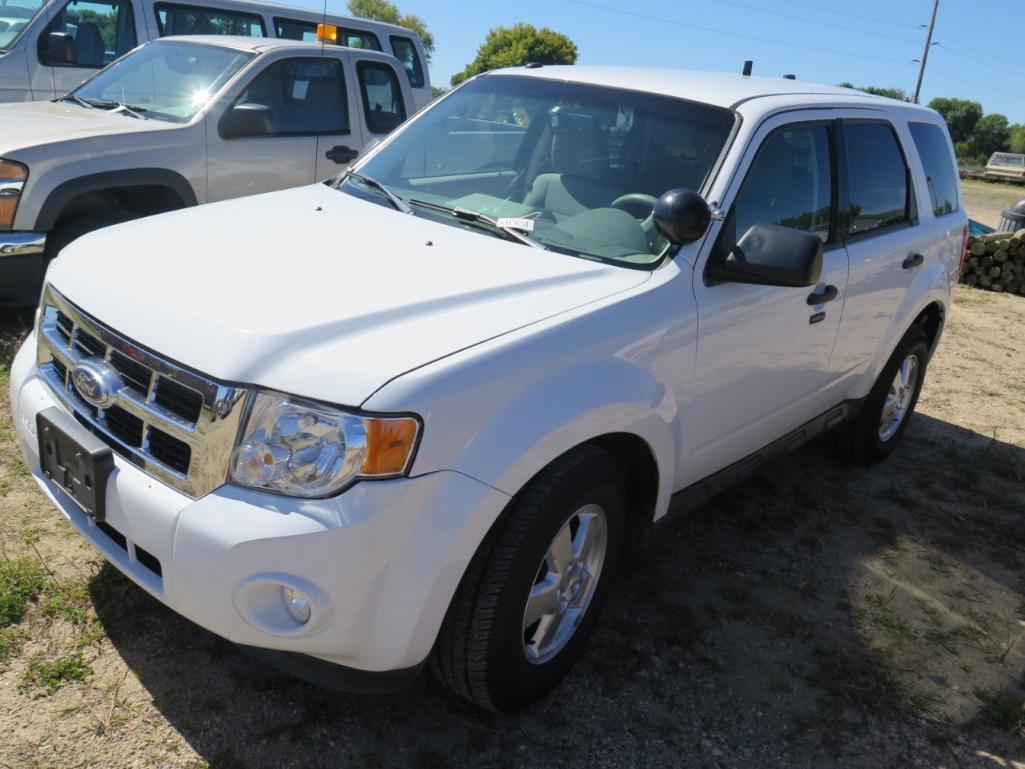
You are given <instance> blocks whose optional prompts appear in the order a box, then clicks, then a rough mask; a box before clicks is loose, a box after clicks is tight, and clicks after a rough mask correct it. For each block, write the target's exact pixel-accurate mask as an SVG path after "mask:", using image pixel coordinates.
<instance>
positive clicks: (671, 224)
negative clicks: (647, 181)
mask: <svg viewBox="0 0 1025 769" xmlns="http://www.w3.org/2000/svg"><path fill="white" fill-rule="evenodd" d="M651 215H652V220H653V221H654V222H655V226H656V227H658V229H659V231H660V232H661V233H662V234H663V235H665V236H666V237H667V238H669V242H670V243H672V244H673V245H676V246H681V245H684V244H686V243H693V242H694V241H695V240H697V239H698V238H700V237H701V236H702V235H704V234H705V230H707V229H708V225H709V224H710V223H711V221H712V211H711V209H710V208H709V207H708V203H706V202H705V199H704V198H702V197H701V196H700V195H698V194H697V193H696V192H691V191H690V190H685V189H682V188H679V189H675V190H669V192H663V193H662V196H661V197H660V198H659V199H658V200H657V201H655V208H654V209H653V210H652V212H651Z"/></svg>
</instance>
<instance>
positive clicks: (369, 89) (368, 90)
mask: <svg viewBox="0 0 1025 769" xmlns="http://www.w3.org/2000/svg"><path fill="white" fill-rule="evenodd" d="M356 73H357V75H358V77H359V89H360V95H361V96H362V98H363V110H364V113H365V114H366V119H367V128H369V129H370V132H371V133H375V134H386V133H388V132H389V131H391V130H393V129H394V128H396V127H397V126H398V125H399V124H401V123H402V121H403V120H405V119H406V107H405V105H404V104H403V103H402V88H401V87H400V86H399V80H398V78H397V77H396V76H395V70H393V69H392V68H391V67H389V66H388V65H387V64H380V63H378V62H374V61H361V62H359V63H358V64H356Z"/></svg>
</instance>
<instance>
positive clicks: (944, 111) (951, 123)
mask: <svg viewBox="0 0 1025 769" xmlns="http://www.w3.org/2000/svg"><path fill="white" fill-rule="evenodd" d="M929 108H930V109H934V110H936V111H937V112H939V113H940V115H942V116H943V119H944V120H946V121H947V128H948V129H949V130H950V138H951V139H953V140H954V144H957V143H958V142H969V141H971V138H972V135H973V134H974V133H975V127H976V125H978V123H979V121H980V120H982V105H981V104H979V102H977V101H968V100H967V99H946V98H943V97H937V98H935V99H933V100H932V101H931V102H929Z"/></svg>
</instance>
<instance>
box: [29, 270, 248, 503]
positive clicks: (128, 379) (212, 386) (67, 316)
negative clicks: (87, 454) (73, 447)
mask: <svg viewBox="0 0 1025 769" xmlns="http://www.w3.org/2000/svg"><path fill="white" fill-rule="evenodd" d="M42 307H43V312H42V318H41V321H40V325H39V339H38V342H39V348H38V353H37V363H38V366H39V373H40V375H41V376H42V378H43V379H44V380H45V381H46V382H47V383H48V384H49V385H50V387H51V388H52V389H53V391H54V393H55V394H56V395H57V397H58V398H59V400H60V401H61V403H62V404H63V405H64V406H65V407H66V408H67V409H68V410H69V411H71V412H72V413H73V414H74V415H75V416H76V417H77V418H78V421H79V422H81V423H82V424H83V425H85V426H86V427H88V428H89V429H90V430H92V431H93V432H94V433H96V434H97V435H98V436H99V437H100V438H102V439H103V440H104V441H105V442H106V443H107V444H108V445H109V446H110V447H111V448H112V449H114V451H116V452H118V453H119V454H121V455H122V456H124V457H126V458H127V459H129V460H130V461H132V462H133V463H135V464H136V465H138V466H140V467H142V468H143V469H144V470H146V472H148V473H149V474H150V475H153V476H154V477H156V478H159V479H160V480H162V481H164V482H165V483H167V484H169V485H171V486H174V487H175V488H178V489H180V490H181V491H183V492H185V493H186V494H188V495H189V496H192V497H194V498H195V497H200V496H202V495H204V494H206V493H208V492H210V491H212V490H213V489H215V488H217V487H218V486H220V485H221V484H222V483H224V480H225V478H226V476H227V468H228V460H229V458H230V455H231V450H232V448H233V447H234V443H235V438H236V436H237V433H238V428H239V423H240V420H241V417H242V412H243V408H242V406H243V401H244V399H245V396H246V392H245V391H244V390H241V389H239V388H234V387H230V386H227V385H222V384H220V383H218V382H216V381H214V380H212V379H209V378H208V377H205V376H203V375H201V374H197V373H195V372H193V371H191V370H189V369H186V368H184V367H183V366H180V365H178V364H175V363H172V362H171V361H168V360H167V359H165V358H163V357H161V356H159V355H157V354H156V353H153V352H151V351H149V350H147V349H146V348H144V347H141V346H140V345H137V344H135V343H134V342H131V341H129V340H128V339H126V338H125V337H122V336H121V335H120V334H118V333H117V332H115V331H113V330H111V329H109V328H107V327H106V326H104V325H103V324H101V323H100V322H99V321H97V320H95V319H94V318H92V317H90V316H89V315H87V314H86V313H84V312H82V311H81V310H79V309H78V308H77V307H75V306H74V305H72V304H71V303H70V302H68V301H67V300H66V299H64V297H63V296H61V295H60V294H59V293H58V292H57V291H55V290H54V289H52V288H50V287H47V289H46V291H45V293H44V295H43V302H42ZM87 358H88V359H94V360H95V359H100V360H104V361H106V362H107V363H109V365H110V366H112V367H113V368H115V369H116V370H117V372H118V375H120V378H121V384H122V385H123V386H122V387H121V389H120V390H119V391H118V392H117V393H116V394H115V395H114V398H113V401H114V402H113V403H112V404H109V405H108V406H107V407H106V408H96V407H94V406H92V405H90V404H89V403H87V402H86V401H85V400H84V399H83V398H82V397H81V396H80V395H79V393H78V392H77V391H76V390H75V387H74V385H73V384H72V381H71V375H72V374H73V373H74V368H75V366H76V365H77V364H78V363H79V362H80V361H82V360H84V359H87Z"/></svg>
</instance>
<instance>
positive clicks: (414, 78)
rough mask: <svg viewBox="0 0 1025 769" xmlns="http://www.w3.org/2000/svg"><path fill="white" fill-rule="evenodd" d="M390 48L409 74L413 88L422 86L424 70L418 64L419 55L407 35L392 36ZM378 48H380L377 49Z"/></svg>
mask: <svg viewBox="0 0 1025 769" xmlns="http://www.w3.org/2000/svg"><path fill="white" fill-rule="evenodd" d="M391 49H392V52H393V53H394V54H395V58H396V59H398V60H399V61H401V62H402V66H403V67H404V68H405V70H406V74H407V75H408V76H409V84H410V85H411V86H413V88H423V87H424V70H423V67H422V66H421V65H420V57H419V56H417V54H416V46H415V45H414V44H413V41H412V40H410V39H409V38H408V37H393V38H392V39H391ZM378 50H380V49H378Z"/></svg>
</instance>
